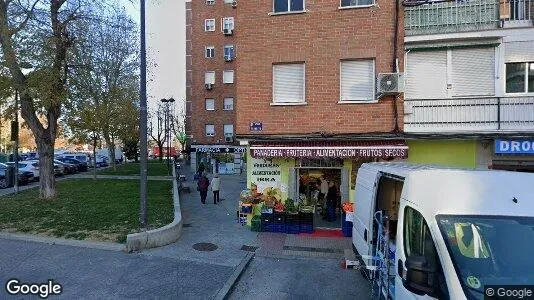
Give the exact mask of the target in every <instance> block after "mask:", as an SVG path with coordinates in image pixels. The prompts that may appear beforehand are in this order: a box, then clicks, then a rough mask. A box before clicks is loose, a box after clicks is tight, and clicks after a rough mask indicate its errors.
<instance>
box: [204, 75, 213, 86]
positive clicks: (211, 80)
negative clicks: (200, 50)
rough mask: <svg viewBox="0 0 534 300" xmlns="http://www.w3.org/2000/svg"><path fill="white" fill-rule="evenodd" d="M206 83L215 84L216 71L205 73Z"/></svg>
mask: <svg viewBox="0 0 534 300" xmlns="http://www.w3.org/2000/svg"><path fill="white" fill-rule="evenodd" d="M204 83H211V84H215V72H206V73H205V74H204Z"/></svg>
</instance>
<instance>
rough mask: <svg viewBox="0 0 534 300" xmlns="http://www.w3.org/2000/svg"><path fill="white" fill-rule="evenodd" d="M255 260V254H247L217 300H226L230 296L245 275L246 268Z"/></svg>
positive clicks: (218, 294) (217, 296)
mask: <svg viewBox="0 0 534 300" xmlns="http://www.w3.org/2000/svg"><path fill="white" fill-rule="evenodd" d="M253 258H254V253H247V255H246V256H245V258H243V260H242V261H241V263H240V264H239V265H238V266H237V268H236V269H235V270H234V273H232V276H230V278H228V280H227V281H226V283H225V284H224V285H223V287H222V288H221V289H220V290H219V292H218V293H217V295H215V298H214V299H215V300H226V299H227V298H228V296H229V295H230V292H231V291H232V290H233V288H234V287H235V285H236V283H237V281H238V280H239V278H240V277H241V275H243V273H244V272H245V270H246V268H247V267H248V265H249V264H250V262H251V261H252V259H253Z"/></svg>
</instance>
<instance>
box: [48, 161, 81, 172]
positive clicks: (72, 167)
mask: <svg viewBox="0 0 534 300" xmlns="http://www.w3.org/2000/svg"><path fill="white" fill-rule="evenodd" d="M54 163H56V164H59V165H62V166H63V168H65V174H73V173H78V166H77V165H75V164H71V163H67V162H63V161H60V160H57V159H54Z"/></svg>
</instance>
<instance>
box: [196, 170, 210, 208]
mask: <svg viewBox="0 0 534 300" xmlns="http://www.w3.org/2000/svg"><path fill="white" fill-rule="evenodd" d="M209 186H210V181H209V179H208V177H206V172H204V173H202V175H201V176H200V178H199V179H198V185H197V190H198V191H199V192H200V202H202V204H206V198H207V197H208V188H209Z"/></svg>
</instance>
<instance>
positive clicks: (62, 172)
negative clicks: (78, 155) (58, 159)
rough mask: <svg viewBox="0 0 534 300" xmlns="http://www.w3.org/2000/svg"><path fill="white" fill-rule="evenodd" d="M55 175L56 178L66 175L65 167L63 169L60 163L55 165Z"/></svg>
mask: <svg viewBox="0 0 534 300" xmlns="http://www.w3.org/2000/svg"><path fill="white" fill-rule="evenodd" d="M54 175H56V176H63V175H65V167H63V165H60V164H58V163H54Z"/></svg>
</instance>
